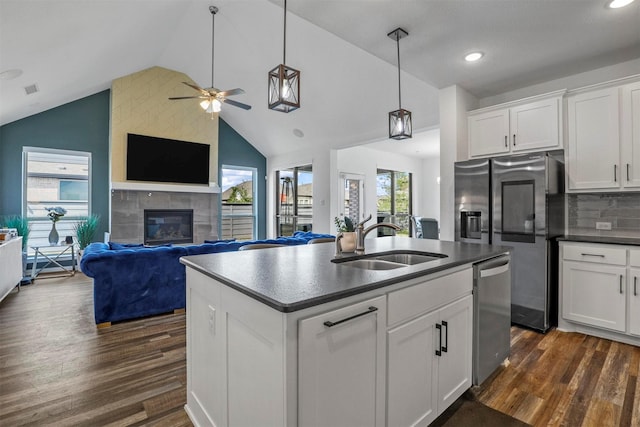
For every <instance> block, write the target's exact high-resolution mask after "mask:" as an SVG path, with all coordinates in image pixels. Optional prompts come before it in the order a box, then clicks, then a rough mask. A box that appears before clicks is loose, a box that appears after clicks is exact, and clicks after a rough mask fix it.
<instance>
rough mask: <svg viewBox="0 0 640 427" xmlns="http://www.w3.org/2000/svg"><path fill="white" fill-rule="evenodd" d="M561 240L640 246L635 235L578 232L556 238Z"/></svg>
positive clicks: (638, 239) (639, 239) (639, 241)
mask: <svg viewBox="0 0 640 427" xmlns="http://www.w3.org/2000/svg"><path fill="white" fill-rule="evenodd" d="M556 239H557V240H558V241H559V242H584V243H602V244H608V245H629V246H640V238H634V237H612V236H584V235H578V234H575V235H574V234H568V235H566V236H560V237H557V238H556Z"/></svg>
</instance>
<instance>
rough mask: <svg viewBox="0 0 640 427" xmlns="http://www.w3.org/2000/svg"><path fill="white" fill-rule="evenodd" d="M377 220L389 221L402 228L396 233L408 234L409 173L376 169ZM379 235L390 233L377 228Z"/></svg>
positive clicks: (409, 207) (409, 209) (409, 214)
mask: <svg viewBox="0 0 640 427" xmlns="http://www.w3.org/2000/svg"><path fill="white" fill-rule="evenodd" d="M376 194H377V205H378V222H391V223H393V224H396V225H398V226H400V227H401V228H402V230H400V231H398V232H397V233H396V234H397V235H405V236H408V235H409V230H410V217H411V212H412V208H411V174H410V173H408V172H397V171H392V170H385V169H378V173H377V177H376ZM378 230H380V232H379V235H387V234H391V233H390V232H389V231H387V229H385V228H379V229H378Z"/></svg>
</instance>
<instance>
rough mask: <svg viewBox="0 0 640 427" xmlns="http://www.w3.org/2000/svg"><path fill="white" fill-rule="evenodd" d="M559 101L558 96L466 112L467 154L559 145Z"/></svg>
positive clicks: (488, 153)
mask: <svg viewBox="0 0 640 427" xmlns="http://www.w3.org/2000/svg"><path fill="white" fill-rule="evenodd" d="M560 100H561V97H559V96H554V97H551V98H547V99H541V100H538V101H535V102H528V103H524V104H520V105H513V106H510V107H509V108H501V109H493V108H492V109H489V110H487V109H483V110H478V111H474V112H471V113H469V117H468V127H469V129H468V131H469V156H470V157H486V156H495V155H501V154H507V153H519V152H530V151H539V150H549V149H555V148H561V147H562V143H561V142H562V138H561V132H560V123H561V118H560V117H561V116H560Z"/></svg>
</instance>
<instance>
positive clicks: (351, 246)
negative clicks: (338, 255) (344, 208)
mask: <svg viewBox="0 0 640 427" xmlns="http://www.w3.org/2000/svg"><path fill="white" fill-rule="evenodd" d="M334 223H335V224H336V230H337V231H338V233H339V235H340V234H341V235H342V238H341V239H340V247H341V248H342V252H353V251H355V250H356V229H355V227H354V225H353V220H352V219H351V218H349V217H348V216H343V217H338V216H337V217H335V219H334Z"/></svg>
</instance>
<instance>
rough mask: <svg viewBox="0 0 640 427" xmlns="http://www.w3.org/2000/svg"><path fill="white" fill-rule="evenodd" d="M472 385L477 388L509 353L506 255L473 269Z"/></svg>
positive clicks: (508, 262) (508, 259)
mask: <svg viewBox="0 0 640 427" xmlns="http://www.w3.org/2000/svg"><path fill="white" fill-rule="evenodd" d="M473 295H474V298H473V320H474V322H473V325H474V331H473V384H474V385H480V384H482V382H483V381H484V380H486V379H487V377H488V376H489V375H491V374H492V373H493V371H495V370H496V368H497V367H498V366H500V364H501V363H502V362H503V361H504V360H505V359H506V358H508V357H509V354H510V350H511V264H510V257H509V255H501V256H499V257H496V258H491V259H489V260H486V261H483V262H480V263H478V264H475V265H474V267H473Z"/></svg>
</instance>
